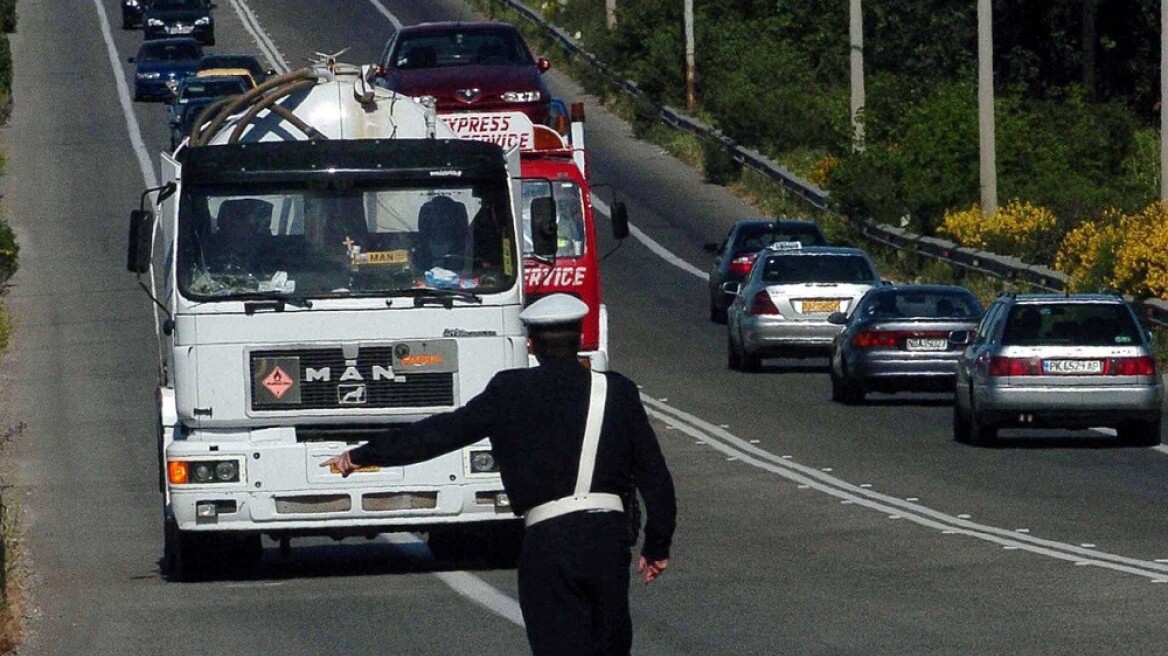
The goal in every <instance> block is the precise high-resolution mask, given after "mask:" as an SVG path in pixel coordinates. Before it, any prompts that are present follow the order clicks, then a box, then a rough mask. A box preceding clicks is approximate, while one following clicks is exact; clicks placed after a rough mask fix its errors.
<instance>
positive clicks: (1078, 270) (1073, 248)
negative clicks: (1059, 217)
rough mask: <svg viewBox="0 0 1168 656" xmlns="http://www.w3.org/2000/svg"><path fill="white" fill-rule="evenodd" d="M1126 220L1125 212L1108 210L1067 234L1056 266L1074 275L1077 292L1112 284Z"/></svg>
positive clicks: (1073, 286)
mask: <svg viewBox="0 0 1168 656" xmlns="http://www.w3.org/2000/svg"><path fill="white" fill-rule="evenodd" d="M1123 220H1124V217H1123V215H1122V214H1120V213H1119V212H1117V211H1115V210H1108V211H1106V212H1104V213H1103V216H1102V217H1100V218H1099V219H1097V220H1089V221H1084V222H1082V223H1080V224H1079V225H1078V226H1076V227H1075V228H1074V229H1073V230H1071V231H1070V232H1068V233H1067V234H1066V236H1064V237H1063V241H1062V244H1061V245H1059V249H1058V254H1057V255H1055V258H1054V268H1056V269H1058V270H1059V271H1062V272H1063V273H1065V274H1067V275H1069V276H1070V277H1071V284H1070V287H1071V289H1072V290H1073V291H1098V290H1099V289H1102V288H1104V287H1110V286H1111V285H1112V277H1113V274H1114V272H1115V256H1116V251H1117V250H1118V249H1119V247H1120V245H1121V244H1122V243H1123V238H1122V237H1123V227H1122V226H1123Z"/></svg>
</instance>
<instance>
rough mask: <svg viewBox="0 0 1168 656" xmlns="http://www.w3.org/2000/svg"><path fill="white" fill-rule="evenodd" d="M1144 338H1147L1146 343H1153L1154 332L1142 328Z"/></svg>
mask: <svg viewBox="0 0 1168 656" xmlns="http://www.w3.org/2000/svg"><path fill="white" fill-rule="evenodd" d="M1144 339H1145V340H1147V342H1148V344H1155V343H1156V333H1154V332H1152V331H1150V330H1147V329H1144Z"/></svg>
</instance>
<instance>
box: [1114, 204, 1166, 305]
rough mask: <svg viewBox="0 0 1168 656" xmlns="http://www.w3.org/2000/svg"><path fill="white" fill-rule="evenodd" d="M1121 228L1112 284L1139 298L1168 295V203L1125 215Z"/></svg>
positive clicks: (1153, 205) (1150, 206) (1152, 205)
mask: <svg viewBox="0 0 1168 656" xmlns="http://www.w3.org/2000/svg"><path fill="white" fill-rule="evenodd" d="M1121 229H1122V231H1123V236H1122V239H1121V241H1120V244H1119V248H1118V250H1117V252H1116V257H1115V273H1114V275H1113V276H1112V279H1111V284H1112V286H1113V287H1114V288H1116V289H1118V290H1120V291H1122V292H1124V293H1126V294H1131V295H1132V296H1135V297H1137V298H1168V204H1165V203H1161V202H1156V203H1152V204H1151V205H1149V206H1147V207H1145V208H1144V209H1143V210H1142V211H1140V212H1138V213H1136V214H1133V215H1131V216H1127V217H1124V220H1123V222H1122V225H1121Z"/></svg>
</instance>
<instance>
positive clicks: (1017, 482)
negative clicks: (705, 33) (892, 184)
mask: <svg viewBox="0 0 1168 656" xmlns="http://www.w3.org/2000/svg"><path fill="white" fill-rule="evenodd" d="M218 4H219V7H218V9H217V14H218V20H219V44H218V46H217V47H216V48H215V50H216V51H221V52H228V51H245V52H253V53H257V54H265V55H267V56H269V57H270V58H271V59H272V60H273V63H274V64H276V65H290V66H298V65H300V64H301V63H303V62H304V59H305V57H308V56H311V54H312V53H313V52H316V51H322V52H335V51H338V50H341V49H342V48H350V50H349V51H348V53H346V55H345V56H344V59H346V60H348V61H369V60H372V59H373V58H374V57H376V55H377V54H378V53H379V52H380V50H381V47H382V45H383V43H384V41H385V39H386V38H387V37H388V35H389V34H390V32H391V30H392V26H393V22H392V21H393V20H398V21H400V22H402V23H413V22H417V21H419V20H423V19H437V18H450V17H459V16H460V17H463V18H469V17H470V16H471V14H469V12H468V10H467V9H466V8H465V7H460V6H458V5H457V4H455V3H448V2H425V3H420V2H409V1H407V0H401V1H400V2H396V3H393V2H389V1H388V0H382V1H381V2H378V1H377V0H344V1H342V0H334V1H332V2H324V1H323V0H246V3H245V1H244V0H218ZM391 17H392V19H391ZM119 23H120V21H119V15H118V3H117V1H116V0H70V1H69V2H43V1H42V2H30V1H27V0H26V1H25V2H22V3H21V5H20V24H19V33H17V34H16V35H14V36H13V38H12V45H13V51H14V56H15V67H16V81H15V90H14V95H15V98H16V106H15V111H14V112H13V115H12V118H11V121H10V123H9V125H8V127H6V128H5V129H4V130H3V131H2V132H0V141H2V143H3V147H4V153H5V156H6V158H7V166H6V167H5V176H4V178H3V181H2V182H0V191H2V193H3V195H4V200H3V203H2V205H3V208H4V210H5V212H6V213H7V216H8V219H9V221H10V222H11V223H12V225H13V226H14V227H15V229H16V230H17V232H18V235H19V238H20V241H21V245H22V251H21V270H20V273H19V274H18V276H17V277H16V278H15V279H14V281H13V285H12V287H11V289H10V290H9V292H8V296H7V300H6V303H7V306H8V308H9V309H10V311H11V312H12V314H13V317H14V320H15V332H14V339H13V346H12V348H11V350H10V352H9V353H8V355H7V357H6V359H5V360H4V362H3V366H2V367H0V380H2V386H0V395H2V396H0V402H2V406H0V422H2V423H0V430H3V432H5V433H10V434H12V435H13V437H12V438H11V440H10V441H9V443H8V445H7V446H5V450H4V458H5V459H6V460H7V461H8V464H9V467H8V469H9V470H10V471H9V474H8V476H9V478H8V479H6V480H5V484H6V485H5V489H4V498H5V501H6V502H7V503H15V504H16V507H17V511H18V512H19V513H20V517H21V518H22V523H23V528H24V530H25V533H26V536H27V542H26V547H27V551H28V554H27V557H26V559H25V562H26V564H27V566H28V569H29V570H30V572H31V576H30V577H29V581H28V587H29V596H28V602H29V608H30V609H31V610H30V614H29V617H28V620H27V628H28V633H29V635H28V640H27V643H26V645H25V647H24V648H23V649H22V651H21V653H22V654H27V655H47V656H58V655H70V654H82V653H84V654H92V653H97V654H127V655H132V654H142V655H147V654H149V655H153V654H159V653H163V652H167V651H175V650H177V651H180V652H182V653H197V654H202V653H243V654H253V653H255V654H258V653H264V654H283V655H286V656H296V655H301V654H305V655H307V654H319V653H339V654H385V653H393V654H459V653H468V652H470V653H482V654H520V653H524V652H525V649H526V642H525V640H524V635H523V631H522V628H521V626H520V624H519V622H518V621H517V617H518V615H517V606H516V602H515V599H516V592H515V581H514V578H515V577H514V572H513V571H510V570H492V569H486V568H484V567H482V566H480V565H477V564H475V563H464V564H461V565H453V566H452V565H444V564H440V563H437V562H435V561H434V560H433V559H432V558H431V557H430V555H429V552H428V551H427V550H426V549H425V547H424V546H421V545H419V544H417V543H413V542H409V541H408V540H407V541H404V542H403V541H394V540H392V539H389V538H383V539H379V540H377V541H374V542H359V541H355V542H344V543H340V544H334V543H326V542H315V541H305V542H297V543H294V548H293V550H292V553H291V555H290V557H289V558H286V559H285V558H281V557H280V555H279V554H278V552H277V550H276V549H273V548H269V549H267V551H266V553H265V559H264V563H263V567H262V568H261V571H260V573H259V576H258V577H256V578H255V579H250V580H245V581H213V582H207V583H199V584H183V583H173V582H168V581H166V580H164V579H163V578H161V576H160V575H159V571H158V559H159V557H160V555H161V515H160V509H159V498H160V497H159V494H158V492H157V488H156V480H157V479H156V477H157V465H156V462H155V453H154V441H153V439H154V438H153V425H152V421H153V420H152V411H151V407H152V403H153V399H152V393H153V388H154V382H155V381H154V371H155V360H156V353H155V345H154V340H153V337H152V334H153V333H152V330H153V327H152V319H151V308H150V305H149V302H148V300H147V299H146V297H145V295H144V294H142V292H141V291H140V290H138V289H137V287H136V284H135V282H134V280H133V278H132V276H130V275H129V274H127V273H126V272H125V269H124V242H125V231H126V220H127V217H128V213H129V211H130V210H131V209H134V208H136V207H137V205H138V199H139V195H140V194H141V191H142V189H143V188H144V187H145V186H146V184H147V183H148V182H149V181H151V180H152V179H153V178H152V176H156V175H157V161H158V157H157V153H158V152H159V151H160V150H161V149H162V148H163V147H164V146H165V145H166V143H167V139H168V134H167V130H166V125H165V109H164V107H163V106H162V105H145V104H131V103H129V102H128V98H125V97H121V98H120V97H119V83H120V82H119V80H120V79H125V78H126V77H128V76H129V75H130V67H129V66H128V65H127V64H126V63H125V61H126V58H127V57H129V56H131V55H132V54H133V53H134V52H135V51H136V49H137V46H138V44H139V42H140V40H141V36H140V35H139V34H138V33H136V32H124V31H122V30H120V29H118V25H119ZM257 26H258V27H261V28H262V30H263V32H262V33H253V32H252V31H251V30H255V29H256V28H257ZM257 34H259V37H258V38H257ZM549 55H550V56H551V57H552V59H553V62H554V60H555V53H549ZM115 72H116V74H115ZM551 75H552V78H553V81H554V86H555V89H556V92H557V93H558V94H559V95H561V96H563V97H567V98H583V99H584V100H585V101H586V102H587V103H588V115H589V123H588V138H589V143H590V149H591V153H592V155H591V156H592V167H593V174H594V178H595V179H596V180H597V181H598V182H610V183H612V184H613V185H614V188H615V190H616V193H617V196H618V197H619V198H621V199H624V200H626V201H628V204H629V209H630V215H631V218H632V221H633V223H634V225H635V226H636V227H637V229H638V232H639V234H641V235H643V236H644V237H645V238H646V239H649V240H652V242H653V243H654V244H656V247H655V248H649V247H648V246H647V245H646V242H645V241H638V240H637V239H630V240H629V243H627V244H625V245H624V246H623V247H622V248H621V249H620V250H619V251H617V252H616V253H615V254H614V255H613V256H612V257H610V258H609V259H608V260H606V261H605V263H604V267H605V268H604V285H605V294H606V301H607V303H608V305H609V309H610V314H611V320H612V359H613V363H614V367H615V368H616V369H618V370H620V371H622V372H624V373H626V374H628V375H630V376H631V377H633V378H634V379H635V380H637V381H638V382H639V383H640V384H641V385H642V386H643V391H644V394H645V398H646V403H647V406H648V407H649V409H650V412H651V414H652V415H653V417H654V419H655V422H656V425H657V428H658V434H659V437H660V439H661V441H662V444H663V448H664V450H665V452H666V456H667V458H668V460H669V462H670V465H671V467H672V469H673V473H674V476H675V479H676V481H677V483H678V492H679V503H680V518H679V529H678V534H677V540H676V546H675V553H674V559H673V566H672V567H671V569H670V570H669V572H668V573H667V574H666V575H665V576H664V577H663V578H662V579H661V580H660V581H659V582H658V583H655V584H654V585H652V586H650V587H648V588H643V587H641V586H634V591H633V615H634V623H635V626H636V642H635V653H637V654H662V655H683V654H700V655H702V656H708V655H710V654H760V655H763V654H767V655H769V654H779V653H784V654H1013V653H1018V654H1109V655H1114V654H1158V653H1168V647H1165V644H1166V641H1168V629H1166V628H1165V616H1164V608H1165V605H1166V598H1168V585H1163V584H1164V583H1168V522H1166V521H1165V513H1164V510H1163V509H1164V508H1165V507H1166V506H1168V493H1166V490H1165V485H1164V481H1165V480H1166V478H1168V457H1166V455H1165V452H1164V451H1162V450H1160V448H1157V449H1131V448H1118V447H1116V446H1114V444H1113V443H1112V441H1111V438H1109V437H1107V436H1105V435H1102V434H1092V433H1078V434H1065V435H1055V436H1053V437H1048V436H1043V435H1036V434H1031V435H1027V434H1026V433H1014V434H1013V435H1014V436H1015V437H1017V439H1015V440H1007V441H1006V443H1005V444H1004V445H1003V446H1002V447H1001V448H994V449H979V448H971V447H965V446H961V445H957V444H955V443H954V442H953V441H952V439H951V437H950V412H951V409H950V406H949V404H948V401H947V400H946V399H945V398H944V397H938V396H881V395H873V396H872V397H871V403H869V404H868V405H866V406H863V407H858V408H853V407H846V408H845V407H842V406H839V405H836V404H832V403H831V402H830V401H829V400H828V399H829V384H828V380H827V375H826V373H825V364H826V361H821V360H807V361H774V362H771V363H770V364H771V366H768V367H767V368H766V369H765V370H764V372H762V373H759V374H753V375H751V374H744V373H737V372H730V371H728V370H727V369H726V366H725V332H724V331H725V329H724V328H722V327H720V326H715V325H713V324H711V323H709V322H708V321H707V320H706V298H707V297H706V287H705V282H704V281H703V280H702V279H701V278H700V275H697V274H700V271H701V270H703V269H705V268H706V266H707V265H708V256H707V255H706V254H704V253H703V252H702V250H701V245H702V244H703V243H704V242H708V241H713V240H715V239H717V238H719V237H720V236H721V235H722V234H723V233H724V231H725V229H726V228H727V227H728V226H729V225H730V224H731V223H732V222H733V220H734V219H735V218H737V217H741V216H748V215H752V214H754V213H755V212H754V211H753V210H752V209H751V208H749V207H747V206H745V205H743V204H742V203H740V202H739V201H737V200H735V199H734V198H732V197H731V196H729V195H728V194H727V193H726V192H724V191H723V190H721V189H719V188H716V187H712V186H710V185H706V184H704V183H702V181H701V180H700V179H699V178H698V177H697V176H695V175H694V173H693V172H692V171H690V170H688V169H687V168H686V167H684V166H682V165H681V164H679V163H678V162H676V161H675V160H673V159H672V158H670V157H669V156H667V155H665V154H664V153H662V152H661V151H660V149H658V148H656V147H654V146H651V145H648V144H644V143H638V142H636V141H634V140H633V139H632V138H631V135H630V131H629V128H628V127H627V126H626V125H624V124H622V123H621V122H620V121H619V120H617V119H615V118H613V117H612V116H611V115H609V114H607V113H606V112H604V111H603V110H602V109H601V108H599V107H597V106H596V103H595V102H593V101H592V99H589V98H586V97H583V96H582V93H581V91H580V90H579V89H577V88H575V87H574V86H573V85H571V84H570V83H569V82H568V81H567V80H564V79H563V78H561V77H560V76H558V75H557V74H555V72H554V69H553V73H552V74H551ZM122 93H124V88H123V89H122ZM127 109H129V112H128V113H127V111H126V110H127ZM607 246H609V247H611V244H607ZM663 251H668V253H670V254H671V255H670V257H671V258H676V259H671V260H667V259H664V258H663V257H662V255H661V253H662V252H663ZM686 265H688V268H685V267H686ZM1161 561H1163V562H1161Z"/></svg>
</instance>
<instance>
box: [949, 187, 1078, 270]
mask: <svg viewBox="0 0 1168 656" xmlns="http://www.w3.org/2000/svg"><path fill="white" fill-rule="evenodd" d="M1057 228H1058V220H1057V219H1056V218H1055V216H1054V213H1052V212H1051V211H1050V210H1048V209H1046V208H1044V207H1038V206H1036V205H1032V204H1030V203H1027V202H1023V201H1019V200H1012V201H1010V202H1008V203H1006V204H1005V205H1004V206H1002V207H999V208H998V209H997V210H996V211H995V212H994V213H993V214H991V215H989V216H986V215H984V214H983V213H982V210H981V207H980V206H979V205H974V206H972V207H970V208H969V209H965V210H958V211H947V212H945V219H944V221H942V223H941V226H940V227H939V228H938V229H937V232H938V233H939V234H942V235H948V236H951V237H953V239H954V240H955V241H956V242H957V243H959V244H961V245H963V246H968V247H970V248H977V249H979V250H983V251H990V252H993V253H999V254H1001V255H1013V256H1014V257H1017V258H1020V259H1022V260H1024V261H1026V262H1034V263H1042V264H1047V263H1049V262H1050V258H1051V255H1052V253H1051V252H1050V244H1051V243H1052V240H1053V239H1054V238H1055V235H1056V230H1057Z"/></svg>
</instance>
